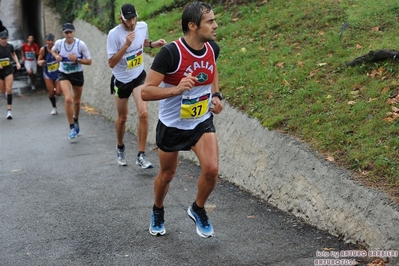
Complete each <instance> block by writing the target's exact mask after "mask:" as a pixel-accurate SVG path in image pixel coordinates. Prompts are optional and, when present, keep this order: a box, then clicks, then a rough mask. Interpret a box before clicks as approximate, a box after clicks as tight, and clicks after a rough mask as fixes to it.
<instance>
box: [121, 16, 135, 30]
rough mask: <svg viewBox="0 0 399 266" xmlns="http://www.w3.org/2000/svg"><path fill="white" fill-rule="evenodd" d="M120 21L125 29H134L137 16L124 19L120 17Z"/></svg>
mask: <svg viewBox="0 0 399 266" xmlns="http://www.w3.org/2000/svg"><path fill="white" fill-rule="evenodd" d="M121 21H122V24H123V26H124V27H125V29H126V30H128V31H134V29H135V28H136V24H137V17H133V18H130V19H126V20H124V19H123V18H121Z"/></svg>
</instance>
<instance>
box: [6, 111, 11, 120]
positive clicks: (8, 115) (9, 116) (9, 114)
mask: <svg viewBox="0 0 399 266" xmlns="http://www.w3.org/2000/svg"><path fill="white" fill-rule="evenodd" d="M6 118H7V119H8V120H10V119H12V114H11V110H7V115H6Z"/></svg>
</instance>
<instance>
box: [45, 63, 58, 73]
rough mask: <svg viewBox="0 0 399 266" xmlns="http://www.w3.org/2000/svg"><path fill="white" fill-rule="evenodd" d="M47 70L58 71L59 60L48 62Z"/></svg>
mask: <svg viewBox="0 0 399 266" xmlns="http://www.w3.org/2000/svg"><path fill="white" fill-rule="evenodd" d="M47 71H48V72H56V71H58V62H57V61H54V62H50V63H47Z"/></svg>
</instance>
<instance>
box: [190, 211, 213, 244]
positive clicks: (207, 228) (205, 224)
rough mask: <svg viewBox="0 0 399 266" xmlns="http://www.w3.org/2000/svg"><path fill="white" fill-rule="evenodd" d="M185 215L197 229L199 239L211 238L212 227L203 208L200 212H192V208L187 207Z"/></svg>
mask: <svg viewBox="0 0 399 266" xmlns="http://www.w3.org/2000/svg"><path fill="white" fill-rule="evenodd" d="M187 213H188V216H190V218H191V219H193V221H194V223H195V225H196V227H197V234H198V235H199V236H200V237H203V238H208V237H211V236H213V227H212V224H211V223H210V222H209V220H208V216H207V215H206V211H205V208H203V209H202V210H198V211H194V209H193V207H192V206H190V207H188V210H187Z"/></svg>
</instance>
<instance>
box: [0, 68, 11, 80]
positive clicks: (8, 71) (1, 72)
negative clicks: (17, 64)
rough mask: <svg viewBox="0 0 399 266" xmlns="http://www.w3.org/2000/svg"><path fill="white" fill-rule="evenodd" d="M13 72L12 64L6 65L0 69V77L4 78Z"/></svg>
mask: <svg viewBox="0 0 399 266" xmlns="http://www.w3.org/2000/svg"><path fill="white" fill-rule="evenodd" d="M13 72H14V70H13V68H12V66H6V67H4V68H3V69H0V79H1V80H4V79H5V78H6V77H8V76H9V75H11V74H12V73H13Z"/></svg>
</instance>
